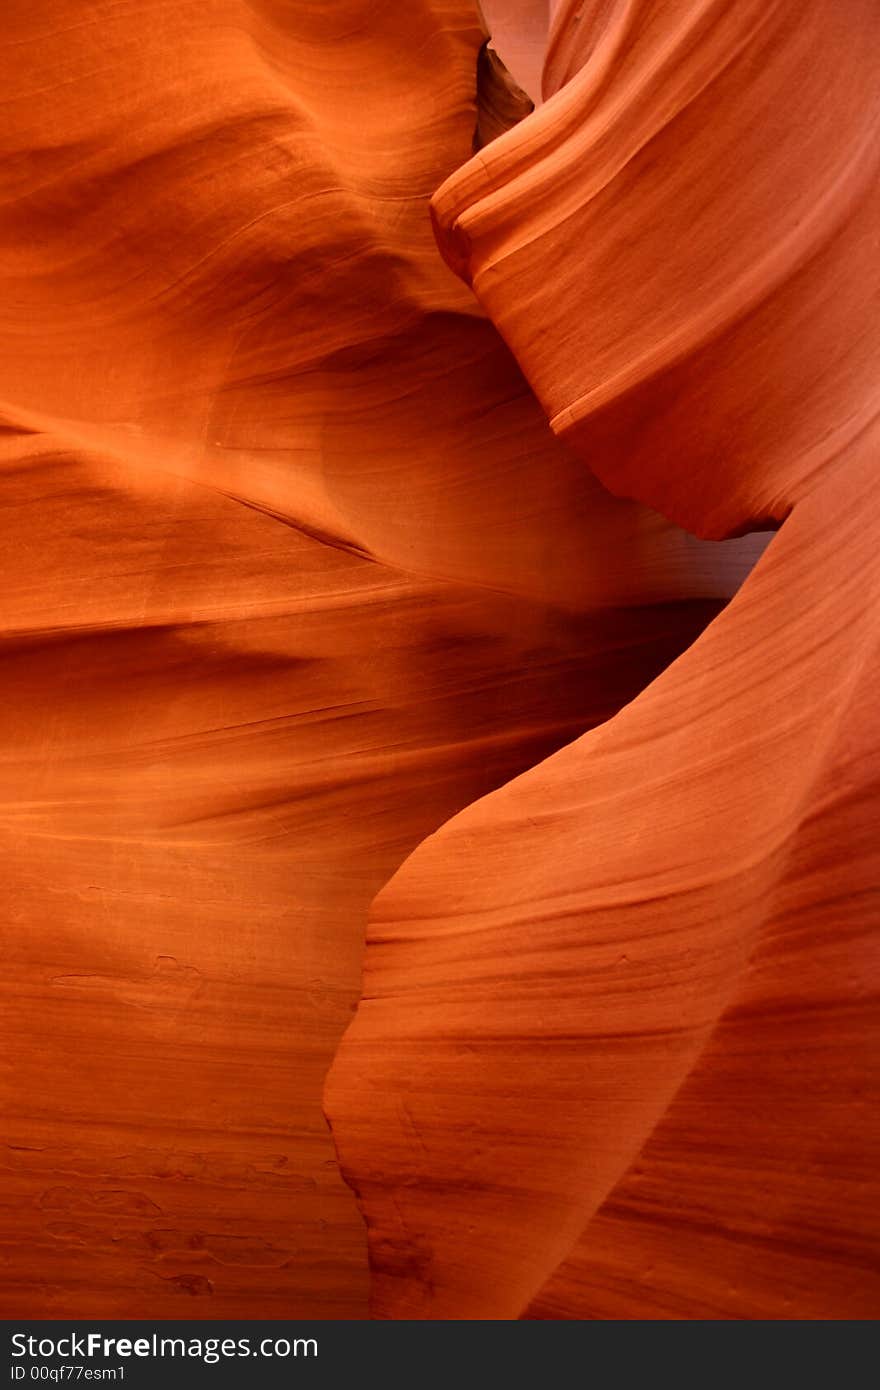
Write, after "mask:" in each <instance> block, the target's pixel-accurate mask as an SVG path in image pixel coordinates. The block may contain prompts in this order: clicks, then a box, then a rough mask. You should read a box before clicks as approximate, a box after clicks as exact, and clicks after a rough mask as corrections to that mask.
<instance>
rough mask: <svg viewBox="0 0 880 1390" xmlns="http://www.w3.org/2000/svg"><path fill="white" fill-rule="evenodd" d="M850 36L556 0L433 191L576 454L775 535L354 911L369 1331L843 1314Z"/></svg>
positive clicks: (872, 468) (871, 795) (851, 811)
mask: <svg viewBox="0 0 880 1390" xmlns="http://www.w3.org/2000/svg"><path fill="white" fill-rule="evenodd" d="M878 22H880V15H878V11H877V7H876V5H874V4H872V3H869V2H868V0H854V3H853V4H848V5H845V6H840V5H836V4H834V3H831V0H807V3H805V4H803V5H799V6H797V7H796V9H795V8H792V7H791V6H788V5H785V4H782V3H770V4H768V3H766V0H760V2H759V0H739V2H738V3H734V4H730V3H728V2H727V0H723V2H722V0H611V3H602V4H598V3H597V4H595V5H584V4H582V3H575V0H569V2H568V3H562V4H561V5H559V6H557V7H556V8H555V14H554V19H553V28H552V31H551V34H550V39H549V48H548V55H547V62H546V65H545V69H544V79H543V94H544V97H545V98H546V100H545V102H544V104H543V105H542V106H540V107H539V108H538V109H537V110H536V111H535V113H534V114H533V115H531V116H529V117H528V118H527V119H526V120H525V121H524V122H522V123H521V124H518V125H517V126H515V127H514V128H513V129H511V130H509V131H508V132H506V133H505V134H503V135H501V136H500V137H499V138H498V139H497V140H496V141H494V142H493V143H492V144H490V145H489V146H488V147H487V148H486V149H485V150H482V151H480V152H479V153H478V154H477V156H476V157H475V158H474V159H473V160H472V161H470V162H468V163H467V164H466V165H465V166H464V167H463V168H462V169H460V170H459V171H457V172H456V173H455V174H453V175H452V177H451V178H450V179H449V180H448V181H447V182H446V183H445V184H444V185H443V187H442V188H441V189H440V190H439V191H438V193H437V194H436V196H435V198H434V201H433V210H434V216H435V220H436V225H437V233H438V238H439V241H440V245H441V247H442V249H443V251H444V254H445V255H446V258H447V260H448V261H449V264H450V265H451V266H452V267H453V268H455V269H456V270H457V271H458V272H459V273H460V274H461V275H462V276H463V277H464V278H465V279H466V280H467V281H468V283H470V284H471V285H472V286H473V288H474V290H475V293H476V295H477V297H478V298H479V300H480V302H481V303H482V305H483V307H484V308H485V309H486V311H487V313H488V314H489V316H490V317H491V319H492V320H493V322H494V323H495V324H496V325H497V327H498V328H499V330H500V332H501V333H502V335H503V337H504V338H505V340H506V341H507V343H508V345H509V346H510V347H511V348H512V350H513V352H514V353H515V355H516V357H517V359H518V361H519V363H520V364H521V366H522V367H523V369H524V371H525V373H526V376H527V377H528V379H529V381H530V383H531V385H532V386H533V388H534V390H535V392H536V394H537V396H538V397H539V399H540V400H541V402H542V404H543V406H544V408H545V410H546V412H547V415H548V416H549V418H550V420H551V423H552V427H553V429H554V431H555V433H556V434H557V436H558V437H560V438H561V439H562V440H563V442H564V443H565V444H566V445H567V446H568V447H570V448H571V449H572V450H573V451H574V452H576V453H577V454H578V455H579V456H580V457H581V458H582V459H583V461H584V464H585V466H589V468H590V469H592V470H593V471H594V472H595V473H596V474H597V475H598V476H599V477H600V478H601V479H602V480H603V481H604V482H605V483H606V485H607V486H608V487H609V488H610V489H611V490H612V491H613V492H615V493H617V494H619V495H621V496H625V497H630V498H634V499H638V500H639V501H641V502H643V503H647V504H649V505H650V506H652V507H654V508H656V509H657V510H658V511H660V512H662V513H663V514H665V515H666V516H667V517H669V518H670V519H672V520H674V521H676V522H677V523H679V524H681V525H683V526H685V527H687V528H688V529H689V530H691V531H693V532H695V533H697V534H699V535H702V536H705V537H714V538H722V537H726V536H731V535H736V534H738V533H740V532H742V531H744V530H747V529H750V528H754V527H764V526H766V527H774V528H776V527H779V528H780V529H779V530H778V534H777V535H776V536H775V538H774V539H773V541H772V543H771V545H770V547H769V549H768V551H767V552H766V554H765V555H764V556H763V558H762V559H761V560H760V561H759V563H758V565H757V567H756V569H755V570H754V572H753V573H752V575H751V576H750V577H749V578H748V579H747V581H746V583H745V584H744V585H743V587H742V589H741V590H740V591H739V593H738V594H737V595H736V597H735V598H734V600H733V602H732V603H731V604H730V605H729V606H728V607H727V608H726V609H725V611H724V612H723V614H721V615H720V616H719V617H718V618H717V619H716V620H715V621H714V622H713V623H712V624H711V625H710V626H709V627H708V628H707V629H706V631H705V632H704V633H703V634H702V635H701V636H700V637H699V638H698V639H697V640H696V641H695V642H694V644H693V645H692V646H691V647H690V648H689V649H688V650H687V651H686V652H684V653H683V654H682V655H681V656H680V657H679V658H678V659H677V660H676V661H675V662H673V663H672V664H671V665H670V666H669V667H668V668H667V669H666V670H665V671H664V672H663V673H662V674H661V675H660V676H659V677H658V678H657V679H656V680H655V681H654V682H653V683H652V684H650V685H649V686H648V687H647V688H646V689H645V690H644V691H643V692H642V693H641V694H640V695H638V696H637V697H636V698H635V699H634V700H633V701H632V702H631V703H630V704H628V705H627V706H626V707H625V708H622V709H621V710H620V711H619V712H618V713H617V714H616V715H615V716H614V717H613V718H611V719H610V720H609V721H608V722H606V723H605V724H604V725H602V726H601V727H597V728H594V729H593V730H592V731H589V732H587V733H585V735H584V736H583V737H581V738H579V739H577V740H576V741H575V742H573V743H572V744H570V745H568V746H566V747H564V748H562V749H561V750H560V751H559V752H557V753H556V754H554V755H553V756H551V757H550V758H548V759H547V760H546V761H545V762H543V763H542V764H540V765H538V766H536V767H534V768H533V769H531V770H529V771H527V772H525V773H523V774H522V775H521V776H519V777H518V778H516V779H514V780H513V781H511V782H510V783H508V784H507V785H506V786H504V787H503V788H499V789H498V790H497V791H494V792H493V793H491V794H489V795H488V796H486V797H485V798H484V799H482V800H480V801H477V802H476V803H474V804H472V805H471V806H469V807H468V808H467V809H465V810H464V811H462V812H461V813H459V814H458V815H457V816H455V817H454V818H453V819H452V820H451V821H449V822H448V823H447V824H446V825H444V826H443V827H442V828H441V829H440V830H439V831H438V832H437V833H436V834H434V835H433V836H431V837H430V838H429V839H427V840H426V841H425V843H424V844H422V845H421V846H420V847H419V848H418V849H417V850H416V851H415V853H414V854H413V855H412V856H411V857H410V858H409V859H408V860H407V861H406V863H405V864H404V865H403V866H402V868H401V869H400V870H399V871H398V872H397V874H396V875H395V876H394V878H393V879H392V880H391V881H390V883H389V884H388V885H387V886H386V887H385V888H384V889H383V890H382V892H381V893H380V894H379V896H378V898H377V900H376V903H375V905H374V908H373V912H372V917H371V926H370V931H369V936H368V948H367V956H366V965H365V986H364V993H363V997H362V1000H361V1003H360V1006H359V1008H358V1012H357V1016H356V1018H355V1020H354V1022H353V1023H352V1025H351V1026H350V1028H349V1030H348V1032H347V1034H346V1037H345V1040H344V1042H343V1044H342V1046H341V1048H340V1051H339V1053H338V1055H337V1059H336V1063H335V1065H334V1068H333V1071H332V1074H331V1078H330V1082H329V1085H328V1107H329V1112H330V1116H331V1119H332V1121H333V1125H334V1131H335V1133H336V1136H337V1142H338V1145H339V1150H340V1155H341V1159H342V1163H343V1167H344V1171H345V1173H346V1176H347V1177H348V1179H349V1181H350V1182H351V1183H352V1184H353V1186H354V1187H355V1189H356V1190H357V1192H358V1194H359V1197H360V1201H361V1204H362V1207H363V1210H364V1213H365V1216H366V1219H367V1223H368V1227H369V1231H370V1248H371V1258H372V1265H373V1271H374V1284H373V1289H374V1305H373V1306H374V1311H375V1314H376V1316H379V1317H416V1318H418V1317H432V1318H438V1317H439V1318H444V1317H446V1318H449V1317H459V1318H461V1317H464V1318H514V1317H517V1316H520V1315H523V1314H524V1313H527V1314H528V1315H530V1316H536V1317H557V1318H558V1317H577V1318H585V1317H586V1318H590V1317H593V1318H595V1317H606V1318H626V1317H645V1316H649V1317H671V1318H675V1317H698V1318H717V1317H721V1318H737V1317H747V1318H787V1317H795V1318H804V1317H815V1318H828V1317H832V1318H836V1317H839V1318H846V1317H870V1316H876V1315H877V1312H878V1310H880V1283H878V1279H877V1269H878V1262H877V1252H878V1246H880V1229H878V1224H880V1200H878V1198H880V1192H878V1179H877V1175H878V1172H880V1165H878V1138H880V1134H878V1120H877V1116H878V1113H880V1112H878V1106H877V1100H878V1096H877V1083H878V1067H877V1062H878V1057H880V1039H878V1009H877V986H878V971H877V956H876V945H875V942H876V927H877V921H878V902H877V884H878V877H880V843H878V839H877V834H876V827H877V814H876V808H877V796H878V791H880V787H878V781H880V749H878V739H877V711H876V685H877V681H878V656H880V651H878V641H880V619H878V613H880V606H878V603H880V562H878V553H880V546H878V539H880V537H878V519H877V515H878V514H877V508H876V501H875V492H876V483H875V478H876V454H877V435H878V429H877V419H878V404H880V402H878V389H877V348H878V335H880V318H878V315H877V299H878V288H880V283H878V282H880V262H878V259H877V256H876V246H877V226H878V220H877V211H878V207H877V204H878V190H880V184H878V180H877V161H878V157H880V138H878V136H880V90H878V84H877V80H876V75H875V72H874V64H873V63H872V62H871V61H870V59H869V57H868V55H869V54H873V53H874V52H875V51H876V49H877V44H878V39H880V34H878V27H880V26H878ZM499 42H500V40H499Z"/></svg>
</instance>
